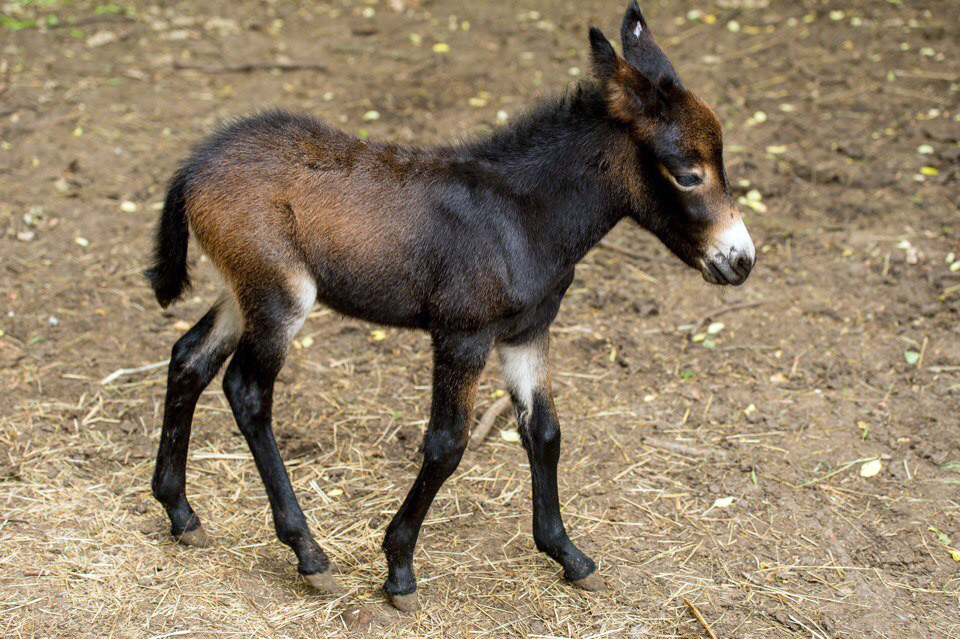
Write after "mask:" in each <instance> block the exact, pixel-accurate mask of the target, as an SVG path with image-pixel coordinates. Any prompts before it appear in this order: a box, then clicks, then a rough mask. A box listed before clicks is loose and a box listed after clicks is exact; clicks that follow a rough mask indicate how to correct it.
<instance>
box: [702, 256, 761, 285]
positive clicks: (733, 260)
mask: <svg viewBox="0 0 960 639" xmlns="http://www.w3.org/2000/svg"><path fill="white" fill-rule="evenodd" d="M752 268H753V259H752V258H751V257H750V256H749V255H747V253H746V252H744V251H737V250H731V251H730V252H729V253H723V252H721V251H719V250H712V251H711V252H710V255H709V257H704V258H701V259H700V273H701V274H702V275H703V279H705V280H706V281H708V282H710V283H711V284H718V285H720V286H726V285H733V286H740V285H741V284H743V283H744V282H746V281H747V277H748V276H749V275H750V270H751V269H752Z"/></svg>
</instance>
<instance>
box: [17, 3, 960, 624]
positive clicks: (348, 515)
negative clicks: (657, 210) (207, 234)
mask: <svg viewBox="0 0 960 639" xmlns="http://www.w3.org/2000/svg"><path fill="white" fill-rule="evenodd" d="M643 5H644V9H645V11H646V13H647V17H648V20H649V22H650V23H651V26H652V27H653V29H654V31H655V32H656V33H657V34H658V37H659V39H660V42H661V44H662V45H663V46H664V48H665V49H666V50H667V51H668V53H669V54H670V55H671V57H672V59H673V61H674V64H675V66H676V67H677V69H678V71H679V72H680V74H681V77H682V78H683V79H684V80H685V83H686V84H687V85H688V86H689V87H691V88H693V89H694V90H695V91H696V92H698V93H699V94H700V95H701V96H703V97H704V98H705V99H706V100H707V101H708V102H709V103H711V104H712V105H713V106H714V107H715V108H716V110H717V112H718V114H719V115H720V116H721V118H722V120H723V121H724V125H725V131H726V145H727V168H728V172H729V174H730V176H731V179H732V181H733V182H734V183H735V184H736V185H737V187H736V188H737V193H738V195H739V196H740V197H741V198H742V209H743V211H744V215H745V218H746V221H747V225H748V227H749V228H750V230H751V232H752V234H753V237H754V239H755V241H756V243H757V246H758V251H759V260H758V265H757V267H756V269H755V271H754V274H753V275H752V277H751V278H750V280H749V282H748V283H747V285H745V286H744V287H742V288H740V289H736V290H728V291H727V290H724V291H721V290H718V289H716V288H714V287H711V286H708V285H706V284H705V283H704V282H703V281H702V280H701V278H700V276H699V275H697V274H696V273H693V272H692V271H690V270H688V269H686V268H685V267H683V266H682V265H681V264H680V263H679V262H678V261H677V260H676V259H675V258H673V257H671V256H669V255H668V253H667V251H666V250H665V249H664V248H663V247H661V246H660V245H659V244H658V243H657V242H656V241H655V240H653V239H652V238H651V237H649V236H648V235H646V234H645V233H644V232H642V231H641V230H639V229H638V228H636V227H634V226H632V225H631V224H628V223H624V224H622V225H620V226H619V227H618V228H617V229H615V230H614V232H613V233H612V234H611V235H610V236H609V237H608V238H607V239H606V240H605V242H604V244H603V245H601V246H600V247H598V248H597V249H596V250H594V251H592V252H591V253H590V254H589V255H588V256H587V258H586V259H585V260H584V262H583V263H582V265H581V267H580V268H579V270H578V275H577V280H576V282H575V283H574V285H573V287H572V288H571V290H570V293H569V295H568V298H567V300H566V302H565V304H564V306H563V308H562V310H561V313H560V316H559V317H558V320H557V322H556V324H555V330H554V331H553V337H554V347H553V359H554V366H553V368H554V379H555V387H556V391H557V393H558V399H557V404H558V408H559V411H560V414H561V418H562V420H563V426H564V451H563V457H562V461H561V464H562V466H561V480H560V482H561V496H562V499H563V503H564V511H565V517H566V521H567V523H568V527H569V528H570V529H571V535H572V537H573V538H574V540H575V541H576V542H577V543H578V544H579V545H580V546H581V547H582V548H584V549H585V550H586V551H587V552H588V553H589V554H591V555H592V556H593V557H594V558H595V559H597V560H598V562H599V564H600V570H601V572H602V574H603V575H604V577H605V579H606V581H607V583H608V588H607V590H606V591H605V592H601V593H596V594H594V593H584V592H579V591H574V590H572V589H571V588H569V587H568V586H567V585H565V584H564V582H563V581H562V579H561V578H560V574H559V570H558V569H557V567H556V566H555V565H554V564H552V563H550V562H549V561H548V560H547V559H546V558H544V557H542V556H540V555H539V554H538V553H537V552H536V550H535V548H534V545H533V541H532V538H531V535H530V532H529V528H530V499H529V477H528V470H527V465H526V458H525V455H524V454H523V451H522V449H521V447H520V446H519V444H516V443H514V442H511V441H509V437H508V436H509V434H510V431H511V429H513V428H515V425H513V424H512V423H511V422H508V421H506V420H505V419H504V420H503V421H501V422H500V423H499V424H498V425H497V427H496V428H495V429H494V431H493V433H492V434H491V436H490V438H489V439H488V440H487V442H486V443H485V444H484V445H483V447H481V448H480V449H479V450H477V451H472V452H468V454H467V456H466V457H465V458H464V461H463V463H462V465H461V467H460V470H459V471H458V472H457V473H456V475H455V476H454V477H453V479H451V481H450V482H449V483H448V484H447V485H446V487H445V488H444V489H443V490H442V491H441V493H440V495H439V497H438V499H437V501H436V503H435V505H434V507H433V509H432V510H431V513H430V516H429V517H428V522H427V525H426V526H425V528H424V533H423V535H422V537H421V543H420V546H419V548H418V554H417V569H418V574H419V575H420V593H421V595H420V596H421V602H422V604H423V609H422V611H421V612H419V613H417V614H415V615H407V616H401V615H399V614H398V613H396V612H394V611H392V610H391V609H390V608H389V607H387V606H386V604H385V602H384V598H383V596H382V594H381V590H380V586H381V583H382V581H383V579H384V577H385V564H384V560H383V557H382V554H381V553H380V551H379V544H380V540H381V538H382V534H383V531H384V528H385V525H386V523H387V522H388V521H389V517H390V516H391V515H392V513H393V512H394V510H395V509H396V508H397V507H398V505H399V503H400V501H401V499H402V497H403V495H404V492H405V491H406V489H407V487H408V486H409V485H410V483H411V482H412V480H413V477H414V475H415V472H416V468H417V464H418V449H419V439H420V434H421V432H422V430H423V428H424V423H425V419H426V415H427V410H428V395H429V387H428V383H429V374H430V365H429V351H428V340H427V338H426V337H425V336H423V335H420V334H415V333H405V332H400V331H396V330H392V329H387V330H385V331H384V332H383V333H382V334H381V333H376V332H373V331H374V329H375V328H376V327H372V326H368V325H364V324H361V323H359V322H355V321H353V320H348V319H344V318H342V317H338V316H337V315H335V314H333V313H331V312H329V311H326V310H324V309H320V308H318V309H317V310H315V312H314V313H313V314H312V315H311V316H310V318H309V320H308V322H307V324H306V326H305V327H304V330H303V331H302V332H301V334H300V336H299V338H298V341H297V342H296V343H295V345H294V346H295V348H294V349H293V351H292V354H291V356H290V359H289V363H288V365H287V367H286V369H285V370H284V372H283V373H282V376H281V382H280V384H279V390H278V400H277V406H276V410H275V413H276V414H275V418H276V430H277V433H278V438H279V439H280V442H281V448H282V453H283V455H284V458H285V459H286V461H287V463H288V466H289V469H290V472H291V474H292V477H293V481H294V486H295V488H296V490H297V491H298V494H299V497H300V501H301V503H302V505H303V507H304V510H305V511H306V512H307V516H308V519H309V520H310V524H311V526H312V528H313V530H314V531H315V533H316V534H317V537H318V540H319V541H320V543H321V544H322V545H323V546H324V548H325V549H326V550H327V551H328V553H329V554H330V555H331V558H332V559H333V560H334V561H335V563H336V564H337V566H338V570H339V575H338V579H339V582H340V583H341V584H342V586H343V592H342V594H341V595H340V596H338V597H335V598H332V597H324V596H321V595H318V594H316V593H315V592H313V591H311V590H309V589H308V588H307V587H306V586H305V585H304V584H303V583H302V582H300V581H299V580H298V579H297V578H296V576H295V562H294V558H293V555H292V553H290V552H289V551H288V549H287V548H286V547H285V546H283V545H281V544H280V543H279V542H278V541H277V540H276V539H275V537H274V533H273V526H272V523H271V520H270V516H269V507H268V504H267V500H266V497H265V495H264V493H263V490H262V488H261V484H260V481H259V478H258V477H257V473H256V469H255V467H254V464H253V462H252V460H251V458H250V455H249V453H248V452H247V450H246V447H245V445H244V443H243V441H242V438H240V437H239V436H238V434H237V432H236V428H235V426H234V424H233V421H232V418H231V416H230V414H229V410H228V407H227V405H226V402H225V400H224V398H223V395H222V393H221V391H220V388H219V383H215V384H214V385H212V386H211V387H210V389H209V390H208V391H207V392H206V394H205V395H204V397H203V398H202V400H201V407H200V410H199V411H198V414H197V419H196V421H195V427H194V437H193V443H192V448H191V457H190V463H189V468H188V490H189V493H190V495H191V498H192V503H193V505H194V506H195V507H196V509H197V511H198V513H199V514H200V516H201V517H202V518H203V520H204V522H205V525H206V528H207V530H208V531H209V533H210V534H211V535H212V537H213V542H214V543H213V545H212V547H210V548H205V549H196V548H185V547H181V546H178V545H176V544H174V543H173V542H172V541H171V539H170V538H169V536H168V535H167V524H166V520H165V516H164V515H163V513H162V511H161V509H160V507H159V506H158V505H157V504H156V503H155V502H154V501H153V499H152V498H151V496H150V487H149V479H150V473H151V471H152V465H153V455H154V451H155V449H156V445H157V441H158V433H159V423H160V409H161V405H162V399H163V392H164V385H165V371H164V369H163V368H153V369H150V370H147V371H144V372H139V373H133V374H123V375H120V376H119V377H117V378H116V379H115V380H114V381H112V382H110V383H107V384H101V383H100V381H101V380H102V379H103V378H104V377H105V376H107V375H108V374H110V373H111V372H113V371H115V370H117V369H119V368H127V367H137V366H143V365H146V364H150V363H154V362H158V361H161V360H163V359H165V358H166V357H167V355H168V353H169V348H170V346H171V345H172V343H173V342H174V341H175V339H176V338H177V336H178V335H179V334H180V333H182V331H183V330H185V328H186V327H187V326H188V325H189V324H190V323H192V322H193V321H195V320H196V319H198V318H199V317H200V315H201V314H202V313H203V311H204V310H205V309H206V308H207V306H208V304H209V302H210V299H209V296H210V294H211V292H212V291H213V290H214V288H213V285H212V281H211V279H210V277H209V276H208V275H206V274H204V271H203V269H202V268H198V269H197V270H196V272H197V281H198V286H197V287H196V290H195V297H191V298H190V299H188V300H187V301H185V302H184V303H181V304H180V305H178V306H176V307H173V308H172V309H171V310H169V311H167V312H161V311H160V310H159V309H158V308H157V306H156V304H155V302H154V300H153V298H152V295H151V292H150V291H149V290H148V287H147V286H146V283H145V281H144V280H143V278H142V277H141V274H140V273H141V271H142V269H143V267H144V263H145V258H146V255H147V251H148V247H149V239H150V233H151V229H152V226H153V223H154V219H155V217H156V211H157V207H158V202H159V200H160V198H161V197H162V189H163V185H164V182H165V180H166V178H167V177H168V175H169V174H170V172H171V170H172V168H173V166H174V165H175V163H176V161H177V159H178V158H179V157H181V156H183V154H184V153H185V152H186V151H187V149H188V148H189V145H190V144H191V143H193V142H195V141H197V140H198V139H199V138H200V137H201V136H202V135H203V133H204V132H205V131H207V130H208V129H209V128H210V127H211V126H213V125H214V124H216V123H217V122H220V121H222V120H223V119H225V118H228V117H231V116H234V115H237V114H242V113H245V112H249V111H252V110H256V109H258V108H261V107H266V106H270V105H281V106H285V107H290V108H297V109H304V110H307V111H309V112H312V113H315V114H317V115H318V116H320V117H323V118H325V119H327V120H329V121H331V122H333V123H335V124H338V125H340V126H342V127H344V128H346V129H349V130H353V131H363V132H365V133H364V134H369V135H371V136H379V137H384V138H388V139H393V140H401V141H403V140H417V141H419V142H430V141H438V140H443V139H450V138H451V137H455V136H459V135H472V134H476V133H482V131H484V130H488V129H490V128H491V127H496V126H498V119H502V118H503V117H505V116H509V115H510V114H512V113H514V112H516V111H517V110H518V109H520V108H521V107H522V105H523V104H525V103H527V102H529V101H530V100H531V99H533V98H534V97H535V96H536V95H537V94H540V93H543V92H546V91H551V90H556V89H559V88H561V87H563V86H565V85H566V84H568V83H569V82H571V81H573V78H572V77H571V76H575V75H577V74H578V73H582V72H585V70H586V66H587V65H586V60H585V58H584V52H585V50H586V36H585V26H586V25H587V24H589V23H594V24H597V25H599V26H601V27H603V28H604V29H605V30H606V31H607V33H608V35H610V36H613V35H614V34H616V33H617V31H616V29H617V28H618V25H619V19H620V16H621V15H622V10H623V7H622V3H621V2H606V1H604V2H600V1H598V0H590V1H589V2H572V1H561V0H543V1H541V2H534V3H530V4H529V5H522V4H514V3H508V2H478V1H476V0H472V1H467V0H450V1H440V0H435V1H428V0H421V1H420V2H415V1H413V0H405V1H402V2H398V1H397V0H391V1H390V2H377V0H369V1H355V0H337V1H335V2H317V3H293V2H284V1H282V0H264V1H260V2H253V1H248V0H242V1H235V2H224V1H208V2H159V3H146V2H120V3H118V4H117V5H114V4H100V5H98V4H97V3H90V2H67V1H65V0H60V1H57V0H35V1H32V2H31V1H28V0H21V1H19V2H10V1H7V2H5V3H4V5H3V6H2V8H0V11H2V13H0V15H2V16H3V17H2V23H0V144H2V148H0V273H2V275H0V300H2V302H0V330H2V332H0V388H2V389H3V390H2V392H0V636H3V637H43V638H48V637H55V636H56V637H151V638H154V639H161V638H165V637H192V636H214V637H235V636H244V637H245V636H256V637H341V636H351V635H354V634H356V635H360V634H363V633H367V634H369V635H370V636H378V637H379V636H384V637H482V636H486V637H518V636H523V637H536V638H547V637H578V638H586V637H590V638H599V637H615V638H617V637H629V638H633V637H701V636H707V633H708V631H707V630H706V628H705V627H704V625H703V624H701V623H700V622H698V621H697V619H696V618H695V617H694V615H693V614H692V612H691V610H690V609H689V608H688V607H687V605H686V604H685V603H684V600H683V598H684V597H685V598H686V599H687V600H689V601H690V602H691V604H692V605H693V606H694V607H695V608H696V609H697V610H698V611H699V612H700V613H701V614H702V616H703V619H704V622H705V623H706V624H709V626H711V627H712V629H713V631H714V632H715V633H716V636H718V637H724V638H734V637H736V638H745V639H759V638H764V639H765V638H769V637H797V638H800V637H803V638H807V639H826V638H828V637H830V638H832V637H891V638H898V639H900V638H905V637H910V638H914V637H916V638H926V637H936V638H943V637H960V473H958V471H960V430H958V420H960V417H958V409H960V262H958V260H960V257H958V254H960V214H958V206H960V200H958V195H960V189H958V184H960V179H958V178H960V176H958V164H960V163H958V158H960V142H958V139H960V57H958V53H960V51H958V42H960V22H958V21H957V20H956V16H957V15H960V3H957V2H954V1H950V2H947V1H940V2H920V1H913V0H902V1H901V0H871V1H863V2H840V1H836V2H819V1H813V0H804V1H803V2H799V1H787V0H769V1H768V0H752V1H748V0H726V1H723V0H717V1H716V2H705V3H700V4H695V3H693V2H690V1H687V0H682V1H679V2H666V1H662V0H661V1H654V0H648V1H646V2H644V3H643ZM247 63H255V64H261V63H267V64H269V65H274V66H275V67H277V68H273V69H270V68H261V67H256V68H252V69H251V68H247V69H238V68H236V67H237V65H244V64H247ZM298 64H306V65H309V66H308V67H307V68H299V69H298V68H291V66H295V65H298ZM225 66H226V67H231V66H232V67H234V68H232V69H230V68H224V67H225ZM280 67H285V68H280ZM373 112H376V113H373ZM376 116H378V117H376ZM951 265H953V266H952V268H951ZM721 323H722V325H721ZM708 329H709V330H708ZM499 388H500V381H499V375H498V373H497V371H496V370H495V368H494V367H491V369H490V371H489V372H488V374H487V376H486V377H485V382H484V385H483V386H482V387H481V392H480V398H481V399H480V402H479V406H478V410H479V409H483V408H484V407H486V406H487V405H489V404H490V403H491V402H492V401H494V397H495V396H496V393H497V391H498V389H499ZM501 430H502V431H505V432H506V435H507V436H504V435H502V434H501ZM878 465H879V472H878V473H877V474H875V475H873V476H870V475H871V472H870V471H876V470H877V466H878ZM864 475H867V476H864Z"/></svg>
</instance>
